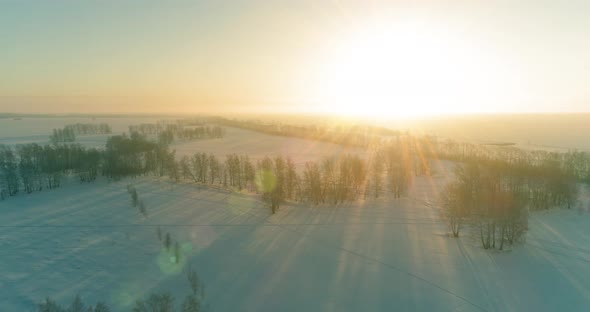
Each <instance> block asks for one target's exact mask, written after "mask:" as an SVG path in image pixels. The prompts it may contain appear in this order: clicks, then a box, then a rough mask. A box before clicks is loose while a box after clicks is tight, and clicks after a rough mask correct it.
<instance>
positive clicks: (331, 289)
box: [0, 127, 590, 311]
mask: <svg viewBox="0 0 590 312" xmlns="http://www.w3.org/2000/svg"><path fill="white" fill-rule="evenodd" d="M113 128H115V127H113ZM3 129H4V128H3ZM113 130H115V129H113ZM123 130H124V129H123ZM123 130H121V131H123ZM49 131H50V130H49ZM27 135H39V134H35V133H30V134H27ZM2 136H6V137H9V136H8V135H6V134H5V132H2ZM17 136H18V135H14V136H13V137H17ZM21 139H22V138H21ZM15 140H16V139H15ZM23 140H24V139H23ZM173 148H175V149H176V150H177V153H178V154H179V155H183V154H189V153H193V152H197V151H199V152H202V151H204V152H212V153H215V154H217V155H225V154H227V153H231V152H235V153H238V154H249V155H251V156H252V157H254V158H258V157H262V156H264V155H272V154H276V153H283V154H289V155H291V156H292V157H293V158H294V160H295V161H296V162H298V163H302V162H304V161H306V160H311V159H317V158H319V157H320V156H322V155H328V154H337V153H342V152H358V153H362V152H363V151H359V150H343V149H342V148H340V147H338V146H336V145H332V144H328V143H318V142H310V141H305V140H299V139H292V138H282V137H275V136H268V135H263V134H258V133H253V132H249V131H244V130H237V129H231V131H230V130H228V135H227V137H225V138H223V139H219V140H203V141H194V142H190V143H179V144H175V146H174V147H173ZM445 168H448V164H444V163H436V164H435V172H436V174H435V176H433V177H421V178H418V179H417V180H416V181H415V183H414V185H413V187H412V189H411V190H410V193H409V196H408V197H407V198H402V199H399V200H395V199H393V198H390V197H382V198H379V199H376V200H375V199H370V200H367V201H359V202H357V203H351V204H345V205H339V206H334V207H333V206H318V207H310V206H306V205H302V204H297V203H289V204H286V205H284V206H282V207H281V209H280V210H279V211H278V213H277V214H275V215H271V214H270V211H269V209H268V208H265V207H264V206H263V204H262V203H261V202H260V200H259V197H258V196H256V195H255V194H241V193H237V192H229V191H226V190H218V189H212V188H207V187H204V186H199V185H195V184H175V183H171V182H169V181H167V180H157V179H155V178H150V177H145V178H139V179H123V180H121V181H118V182H109V181H106V180H105V179H99V181H97V182H96V183H93V184H79V183H77V182H75V181H71V182H68V183H65V185H63V186H62V187H61V188H59V189H56V190H52V191H43V192H38V193H33V194H30V195H22V194H21V195H19V196H17V197H15V198H9V199H8V200H5V201H0V311H34V309H35V304H36V303H38V302H39V301H41V300H42V299H43V298H45V297H47V296H50V297H52V298H54V299H56V300H57V301H58V302H62V303H66V302H69V301H70V300H71V299H72V298H73V296H74V295H75V294H78V293H79V294H80V295H81V296H82V298H83V299H84V300H85V301H86V302H89V303H92V302H96V301H97V300H104V301H106V302H108V303H109V304H110V305H111V306H112V307H113V308H114V310H115V311H130V310H131V305H132V304H133V302H134V301H135V300H136V299H137V298H139V297H141V296H145V295H147V294H149V293H150V292H152V291H167V290H170V291H173V292H174V293H175V294H177V295H176V299H177V303H178V302H179V301H180V300H182V297H183V296H184V295H185V294H186V293H187V283H186V281H185V275H184V272H183V271H184V270H185V269H186V268H187V267H188V266H189V265H190V266H191V267H192V268H194V269H196V270H197V271H198V273H199V275H200V277H201V279H202V281H203V283H204V284H205V285H206V298H207V299H206V301H207V303H209V304H210V306H211V311H589V310H590V213H588V211H587V209H585V207H587V203H584V205H582V206H580V208H578V209H572V210H554V211H548V212H544V213H535V214H533V215H532V216H531V218H530V222H529V228H530V230H529V233H528V235H527V240H526V242H525V243H524V244H521V245H516V246H514V247H513V248H512V249H509V250H507V251H504V252H498V251H486V250H483V249H482V248H481V247H480V244H479V242H478V240H477V238H475V237H469V236H468V235H465V236H463V237H461V238H459V239H455V238H450V237H448V235H447V232H448V230H447V227H446V225H445V223H444V222H443V221H442V220H441V219H440V215H439V210H438V208H437V207H436V205H434V204H433V203H434V201H435V199H436V196H437V190H438V189H440V188H441V186H442V185H444V182H445V180H446V179H447V177H445V175H444V173H445ZM128 184H133V185H135V187H136V188H137V191H138V194H139V197H140V199H141V200H143V201H144V202H145V203H146V206H147V210H148V217H147V218H145V217H143V216H142V215H141V214H139V213H138V211H137V209H136V208H132V207H131V205H130V199H129V194H128V193H127V189H126V186H127V185H128ZM158 226H159V227H160V228H161V229H162V231H163V232H164V233H166V232H169V233H170V234H171V236H172V238H173V239H174V240H176V241H178V242H179V243H180V245H181V246H182V250H183V256H182V257H181V262H180V264H175V263H172V262H171V261H170V258H169V257H170V255H169V254H168V253H167V252H166V251H165V250H163V248H162V245H161V243H160V242H159V241H158V238H157V234H156V232H157V228H158Z"/></svg>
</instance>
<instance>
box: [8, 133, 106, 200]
mask: <svg viewBox="0 0 590 312" xmlns="http://www.w3.org/2000/svg"><path fill="white" fill-rule="evenodd" d="M100 159H101V151H99V150H97V149H94V148H85V147H82V146H80V145H79V144H61V145H39V144H36V143H31V144H23V145H18V146H16V148H11V147H9V146H6V145H0V197H1V198H2V199H4V198H6V197H8V196H14V195H16V194H17V193H18V192H19V191H23V192H25V193H32V192H34V191H41V190H43V189H54V188H57V187H59V186H60V185H61V181H62V178H63V176H64V175H66V174H74V175H77V176H78V177H79V179H80V182H91V181H94V180H95V179H96V177H97V176H98V174H99V170H100V164H99V162H100Z"/></svg>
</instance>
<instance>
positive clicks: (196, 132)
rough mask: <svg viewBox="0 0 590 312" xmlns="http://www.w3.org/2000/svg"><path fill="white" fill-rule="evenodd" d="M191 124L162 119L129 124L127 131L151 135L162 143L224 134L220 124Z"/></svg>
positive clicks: (214, 137) (218, 136) (215, 136)
mask: <svg viewBox="0 0 590 312" xmlns="http://www.w3.org/2000/svg"><path fill="white" fill-rule="evenodd" d="M192 124H193V123H190V122H186V121H183V120H177V121H176V122H175V123H167V122H164V121H161V122H157V123H144V124H139V125H131V126H129V133H139V134H141V135H145V136H149V135H153V136H156V137H157V138H158V141H159V142H161V143H163V144H171V143H172V142H174V141H176V140H202V139H217V138H222V137H224V136H225V129H224V128H222V127H220V126H206V125H197V126H192Z"/></svg>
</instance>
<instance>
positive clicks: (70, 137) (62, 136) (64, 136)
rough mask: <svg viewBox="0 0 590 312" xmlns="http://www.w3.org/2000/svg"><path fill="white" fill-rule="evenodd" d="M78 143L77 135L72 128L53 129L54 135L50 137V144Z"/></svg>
mask: <svg viewBox="0 0 590 312" xmlns="http://www.w3.org/2000/svg"><path fill="white" fill-rule="evenodd" d="M74 141H76V134H75V133H74V129H72V128H64V129H53V133H52V134H51V135H50V136H49V142H51V143H53V144H58V143H68V142H74Z"/></svg>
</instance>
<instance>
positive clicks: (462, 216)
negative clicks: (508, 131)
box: [441, 160, 578, 249]
mask: <svg viewBox="0 0 590 312" xmlns="http://www.w3.org/2000/svg"><path fill="white" fill-rule="evenodd" d="M577 196H578V184H577V181H576V178H575V177H574V176H573V175H571V174H568V173H567V172H564V171H563V170H561V169H560V168H559V165H558V164H557V163H554V162H551V163H544V164H541V165H538V166H533V165H531V164H526V163H522V164H511V163H507V162H503V161H498V160H488V161H483V160H478V161H474V160H472V161H468V162H464V163H460V164H458V165H457V167H456V169H455V180H454V181H453V182H451V183H449V184H448V185H447V186H446V188H445V189H444V191H443V192H442V193H441V205H442V207H443V209H444V211H445V214H446V216H447V219H448V221H449V226H450V228H451V231H452V233H453V235H454V236H455V237H457V236H459V233H460V229H461V228H462V227H463V225H465V224H470V225H474V226H475V227H476V228H477V229H478V232H479V236H480V239H481V243H482V246H483V247H484V248H485V249H488V248H496V247H498V248H499V249H503V246H504V243H505V242H508V243H509V244H513V243H514V242H515V241H518V240H520V239H521V238H522V237H523V236H524V234H525V232H526V230H527V226H528V212H529V211H530V210H536V209H548V208H551V207H567V208H570V207H571V206H572V205H573V204H574V202H575V201H576V200H577Z"/></svg>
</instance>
